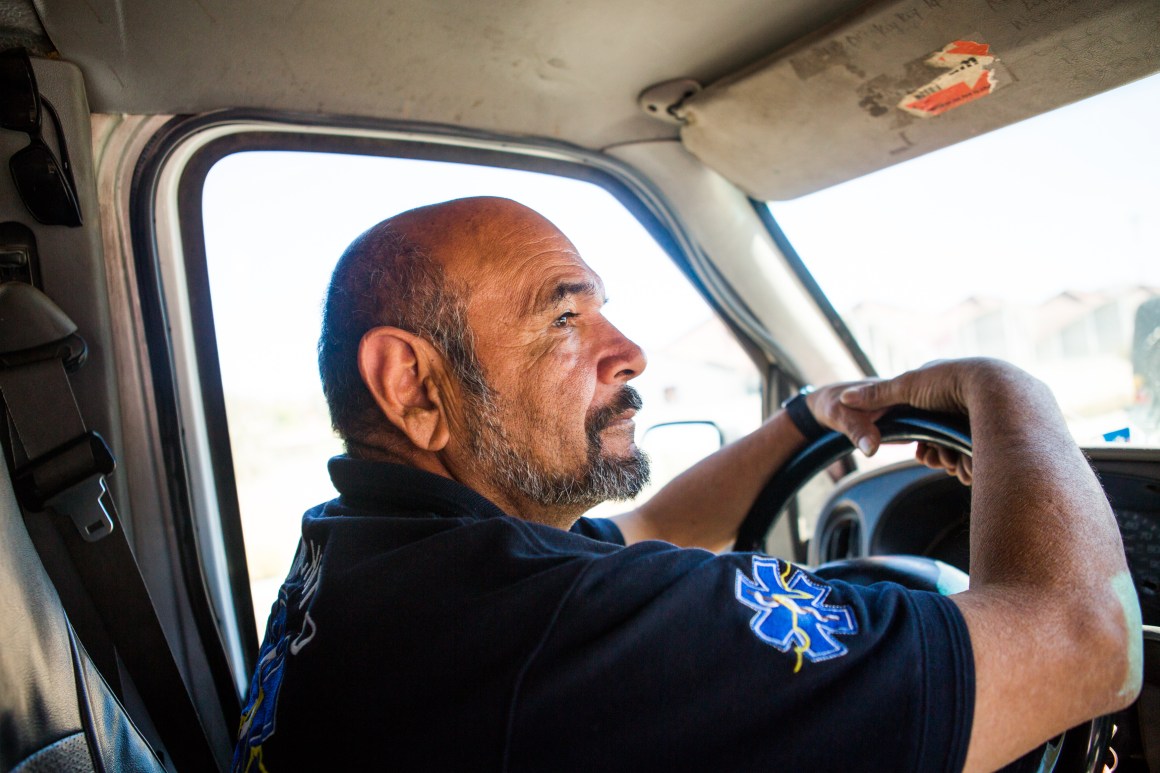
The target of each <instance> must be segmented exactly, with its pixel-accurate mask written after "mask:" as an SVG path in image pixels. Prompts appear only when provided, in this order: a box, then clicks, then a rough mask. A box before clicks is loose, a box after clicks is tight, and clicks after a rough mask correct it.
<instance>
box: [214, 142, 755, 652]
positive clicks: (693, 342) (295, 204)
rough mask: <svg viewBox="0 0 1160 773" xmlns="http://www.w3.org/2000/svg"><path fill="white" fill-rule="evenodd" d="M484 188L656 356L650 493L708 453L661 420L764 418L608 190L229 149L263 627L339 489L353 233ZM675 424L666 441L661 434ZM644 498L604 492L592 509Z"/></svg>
mask: <svg viewBox="0 0 1160 773" xmlns="http://www.w3.org/2000/svg"><path fill="white" fill-rule="evenodd" d="M476 195H493V196H506V197H508V198H512V199H515V200H517V201H520V202H522V203H524V204H526V205H528V206H530V207H532V208H533V209H536V210H537V211H539V212H541V213H542V214H543V215H544V216H546V217H547V218H548V219H550V220H551V221H552V222H554V223H555V224H556V225H557V226H558V227H559V228H560V229H561V230H562V231H563V232H564V233H565V234H566V235H567V236H568V237H569V238H570V239H571V240H572V241H573V242H574V243H575V244H576V246H577V248H578V249H579V251H580V254H581V255H582V256H583V257H584V259H585V261H586V262H587V263H588V264H589V265H590V266H591V267H592V268H593V270H595V271H596V272H597V273H598V274H599V275H600V276H601V277H602V278H603V280H604V282H605V285H606V288H607V292H608V297H609V303H608V305H607V307H606V313H607V316H608V317H609V318H610V319H611V320H612V321H613V322H614V323H615V324H616V325H617V326H618V327H620V329H621V330H622V331H623V332H624V333H625V334H626V335H628V336H629V337H630V338H632V339H633V340H635V341H636V342H637V343H638V344H640V345H641V347H642V348H643V349H644V350H645V352H646V353H647V355H648V358H649V365H648V367H647V369H646V371H645V373H644V375H642V376H641V377H640V378H638V379H637V380H636V381H635V382H634V385H635V386H636V387H637V389H638V390H639V391H640V392H641V395H642V397H643V398H644V409H643V410H642V411H640V413H639V414H638V416H637V428H638V429H637V433H638V434H637V442H638V443H639V444H641V445H642V447H643V448H644V449H645V450H646V451H651V454H652V456H653V457H654V482H653V484H652V486H650V488H649V489H646V490H645V491H644V492H642V493H641V495H640V497H641V498H644V497H648V496H650V495H651V492H652V491H653V490H655V489H656V488H657V486H659V485H661V484H663V483H664V482H665V481H667V480H668V479H670V478H671V477H673V476H674V475H675V474H677V473H678V472H680V470H681V469H683V467H684V466H685V465H687V464H689V463H691V462H692V461H695V459H696V458H697V457H698V456H699V455H701V454H702V453H703V450H704V445H703V444H702V445H700V446H699V448H698V451H697V452H696V453H695V454H692V455H690V454H687V453H686V454H682V453H675V454H674V453H671V452H672V451H673V450H674V449H673V448H671V446H672V445H673V442H672V440H673V439H674V438H682V437H689V438H692V437H693V436H694V435H695V434H697V433H696V432H695V431H694V432H690V433H689V434H687V435H686V434H684V433H681V432H678V433H676V434H673V433H672V432H671V428H667V429H664V430H658V431H657V432H656V433H649V432H648V430H649V428H650V427H653V426H655V425H658V424H662V423H667V422H681V421H710V422H714V423H715V424H716V425H717V426H718V427H720V429H721V431H722V433H723V434H724V437H725V439H726V440H731V439H734V438H736V437H739V436H740V435H742V434H744V433H746V432H748V431H750V430H752V429H754V428H756V426H757V425H758V424H759V423H760V421H761V394H760V391H761V383H760V376H759V374H758V372H757V369H756V368H755V367H754V365H753V363H752V362H751V361H750V359H749V358H748V357H747V355H746V354H745V352H744V350H743V349H742V348H741V346H740V345H739V344H738V343H737V341H736V340H735V339H734V338H733V337H732V335H731V334H730V332H729V331H728V329H727V328H726V327H725V325H724V324H722V323H721V321H720V320H719V319H718V318H717V317H716V316H715V315H714V314H713V312H712V310H711V309H710V308H709V306H708V304H707V303H706V302H705V300H704V299H703V298H702V297H701V296H700V295H698V294H697V292H696V291H695V290H694V289H693V287H692V286H691V285H690V283H689V281H688V279H687V278H686V277H685V276H684V275H683V274H682V273H681V272H680V270H679V269H678V268H677V267H676V266H675V265H674V264H673V262H672V261H671V259H670V258H669V256H668V255H667V254H666V253H665V252H664V250H663V249H662V248H661V247H660V246H659V245H658V244H657V243H656V241H655V240H654V239H653V238H652V237H651V236H650V235H649V233H648V231H647V230H646V229H645V228H644V227H643V226H642V225H641V224H640V223H639V221H637V220H636V219H635V218H634V217H633V215H632V214H631V213H630V212H629V211H628V210H627V209H625V207H624V206H623V205H622V204H621V203H620V202H619V201H617V199H616V198H615V197H613V196H612V195H611V194H610V193H608V192H607V191H605V190H604V189H603V188H600V187H598V186H596V185H594V184H591V183H587V182H581V181H578V180H573V179H567V178H561V177H556V176H553V175H546V174H539V173H533V172H524V171H515V170H510V169H495V168H490V167H481V166H471V165H465V164H453V163H444V162H432V161H416V160H407V159H393V158H381V157H368V156H348V155H338V154H331V153H309V152H281V151H278V152H274V151H252V152H243V153H235V154H233V155H229V156H226V157H225V158H223V159H221V160H220V161H218V163H217V164H216V165H215V166H214V167H213V168H212V169H211V170H210V172H209V174H208V175H207V177H206V181H205V186H204V189H203V222H204V228H205V249H206V262H207V270H208V276H209V283H210V293H211V296H212V305H213V317H214V326H215V329H216V335H217V348H218V353H219V358H220V367H221V379H222V387H223V392H224V397H225V409H226V417H227V421H228V424H229V433H230V437H229V440H230V444H231V450H232V456H233V461H234V473H235V478H236V482H237V493H238V499H239V507H240V511H241V517H242V528H243V532H244V537H245V547H246V555H247V560H248V564H249V573H250V582H251V590H252V594H253V599H254V609H255V618H256V621H257V623H258V630H259V632H260V631H262V630H263V629H264V621H265V618H266V615H267V614H268V611H269V609H270V605H271V603H272V602H273V600H274V598H275V596H276V593H277V589H278V587H279V585H280V584H281V582H282V580H283V578H284V577H285V574H286V571H287V569H288V567H289V564H290V560H291V558H292V557H293V555H294V550H295V546H296V543H297V540H298V535H299V524H300V518H301V514H302V513H303V511H305V510H306V509H307V508H309V507H311V506H313V505H315V504H317V503H319V502H322V501H325V500H327V499H330V498H332V497H334V496H335V492H334V489H333V488H332V487H331V485H330V480H329V478H328V476H327V473H326V461H327V459H328V458H329V457H331V456H333V455H335V454H338V453H341V452H342V445H341V442H340V441H339V440H338V439H337V438H336V437H335V436H334V434H333V433H332V431H331V429H330V420H329V416H328V414H327V410H326V405H325V401H324V400H323V397H322V390H321V387H320V384H319V379H318V372H317V367H316V348H315V347H316V344H317V339H318V329H319V321H320V312H321V304H322V299H323V294H324V292H325V289H326V285H327V282H328V280H329V278H330V272H331V270H332V269H333V267H334V264H335V262H336V260H337V259H338V256H339V255H340V254H341V253H342V251H343V249H344V248H345V247H346V245H347V244H348V243H349V242H350V241H351V240H352V239H353V238H354V237H355V236H357V235H358V234H359V233H361V232H362V231H364V230H365V229H367V228H369V227H370V226H372V225H374V224H375V223H377V222H379V221H380V220H383V219H384V218H387V217H390V216H391V215H394V214H396V213H398V212H402V211H404V210H408V209H411V208H413V207H417V206H422V205H425V204H431V203H435V202H439V201H446V200H449V199H455V198H460V197H465V196H476ZM702 428H703V427H702ZM694 429H696V428H694ZM642 436H643V438H642ZM662 436H663V437H664V438H665V441H664V442H663V443H650V437H653V438H657V439H659V438H660V437H662ZM677 442H678V443H679V442H680V441H679V440H678V441H677ZM676 450H677V451H680V449H676ZM631 506H632V505H631V503H629V504H626V503H611V504H605V505H602V506H600V507H598V508H596V510H594V511H593V513H592V514H593V515H610V514H613V513H616V512H620V511H622V510H624V509H627V508H629V507H631Z"/></svg>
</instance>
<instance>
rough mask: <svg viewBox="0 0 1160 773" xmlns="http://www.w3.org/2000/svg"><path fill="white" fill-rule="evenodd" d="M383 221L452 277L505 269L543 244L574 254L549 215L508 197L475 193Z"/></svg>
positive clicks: (573, 249)
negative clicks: (545, 215)
mask: <svg viewBox="0 0 1160 773" xmlns="http://www.w3.org/2000/svg"><path fill="white" fill-rule="evenodd" d="M382 226H385V227H387V228H390V229H391V230H393V231H394V232H396V233H398V234H400V235H401V236H403V238H405V239H406V240H407V241H408V242H410V243H411V244H413V245H415V246H416V247H418V248H419V249H421V250H423V251H424V252H425V253H426V254H427V255H428V256H430V258H431V259H433V260H435V261H437V262H438V263H439V264H440V266H441V267H442V268H443V270H444V271H445V272H446V275H447V276H448V277H449V278H451V279H453V280H454V279H458V278H460V277H466V276H472V277H478V276H480V273H479V272H481V271H484V270H486V271H487V272H488V274H489V275H494V274H495V272H497V271H499V272H503V271H504V270H505V269H506V268H507V267H508V266H509V265H511V264H513V263H517V264H518V263H519V262H520V259H521V258H523V257H533V258H534V256H535V255H536V254H537V253H538V252H540V251H541V250H542V249H543V248H552V247H556V248H563V249H566V250H568V251H569V252H571V253H572V254H575V252H576V250H575V248H574V247H573V246H572V243H571V242H569V241H568V239H567V237H565V236H564V234H562V233H561V232H560V231H559V229H557V228H556V227H555V226H554V225H553V224H552V223H551V222H550V221H549V220H548V219H547V218H545V217H544V216H543V215H541V214H540V213H538V212H536V211H535V210H533V209H530V208H528V207H525V206H524V205H523V204H520V203H519V202H516V201H512V200H511V199H503V198H497V197H492V196H479V197H474V198H467V199H456V200H455V201H446V202H443V203H441V204H432V205H430V206H426V207H419V208H417V209H412V210H410V211H407V212H403V213H402V214H399V215H396V216H394V217H392V218H390V219H388V220H385V221H383V222H382V223H381V224H380V225H379V226H376V228H378V227H382Z"/></svg>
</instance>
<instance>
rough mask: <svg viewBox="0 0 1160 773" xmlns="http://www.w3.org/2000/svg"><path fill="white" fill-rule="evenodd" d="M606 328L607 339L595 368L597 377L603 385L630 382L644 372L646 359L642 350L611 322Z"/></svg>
mask: <svg viewBox="0 0 1160 773" xmlns="http://www.w3.org/2000/svg"><path fill="white" fill-rule="evenodd" d="M605 324H606V325H607V326H608V330H607V331H606V332H607V339H606V341H605V342H604V346H603V347H602V352H601V357H600V363H599V364H598V366H597V369H598V370H597V376H598V377H599V379H600V380H601V381H603V382H605V383H613V382H620V383H624V382H626V381H630V380H632V379H634V378H636V377H637V376H639V375H640V374H641V373H643V372H644V369H645V366H646V365H648V358H647V357H645V356H644V350H643V349H641V348H640V347H639V346H637V345H636V344H635V343H633V342H632V340H630V339H629V338H628V337H627V336H625V335H624V333H621V332H620V331H619V330H618V329H617V328H616V326H615V325H613V324H612V323H611V322H605Z"/></svg>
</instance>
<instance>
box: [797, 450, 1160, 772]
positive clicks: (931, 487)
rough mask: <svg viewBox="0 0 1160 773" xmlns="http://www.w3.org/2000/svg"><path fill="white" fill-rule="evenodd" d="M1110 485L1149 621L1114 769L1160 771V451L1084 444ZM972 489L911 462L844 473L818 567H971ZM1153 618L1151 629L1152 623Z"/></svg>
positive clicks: (821, 536)
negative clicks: (852, 561)
mask: <svg viewBox="0 0 1160 773" xmlns="http://www.w3.org/2000/svg"><path fill="white" fill-rule="evenodd" d="M1085 453H1086V454H1087V456H1088V459H1089V460H1090V462H1091V465H1092V468H1093V469H1094V470H1095V471H1096V474H1097V475H1098V476H1099V479H1100V482H1101V484H1102V485H1103V487H1104V491H1105V493H1106V494H1107V497H1108V502H1109V503H1110V504H1111V506H1112V510H1113V512H1114V513H1115V516H1116V520H1117V522H1118V523H1119V526H1120V534H1121V537H1122V539H1123V542H1124V553H1125V555H1126V557H1127V561H1128V567H1129V570H1130V572H1131V575H1132V581H1133V583H1134V584H1135V586H1136V592H1137V594H1138V596H1139V599H1140V610H1141V613H1142V616H1143V622H1144V625H1145V654H1144V660H1145V663H1144V682H1145V685H1144V691H1143V693H1142V694H1141V697H1140V699H1139V700H1138V701H1137V702H1136V704H1135V705H1134V706H1132V707H1129V708H1128V709H1127V710H1125V711H1122V712H1119V713H1118V714H1116V715H1113V718H1112V721H1113V725H1114V727H1115V734H1114V735H1113V736H1112V741H1111V749H1112V751H1110V752H1109V754H1114V755H1115V757H1116V762H1117V764H1118V767H1117V769H1118V770H1120V771H1124V772H1126V773H1130V772H1131V771H1153V772H1154V773H1156V772H1160V628H1157V626H1160V451H1154V450H1148V449H1130V448H1123V449H1118V448H1100V449H1091V450H1086V451H1085ZM970 522H971V493H970V489H969V488H968V487H966V486H963V485H961V484H960V483H959V482H958V481H957V480H956V479H954V478H952V477H950V476H948V475H946V474H945V473H944V472H941V471H938V470H931V469H928V468H926V467H923V466H921V465H919V464H918V463H917V462H913V461H907V462H901V463H898V464H893V465H889V466H886V467H882V468H879V469H876V470H871V471H867V472H864V473H856V474H854V475H851V476H848V477H847V478H845V479H843V480H842V481H841V482H840V483H839V484H838V486H837V487H836V488H835V489H834V490H833V492H832V493H831V494H830V496H829V498H828V499H827V500H826V502H825V504H824V505H823V507H822V510H821V513H820V515H819V517H818V520H817V525H816V527H815V529H814V532H813V538H812V539H811V540H810V541H809V548H808V562H809V565H811V566H818V565H820V564H823V563H826V562H829V561H835V560H841V559H846V558H862V557H866V556H875V555H897V554H909V555H920V556H926V557H928V558H934V559H938V560H940V561H944V562H946V563H948V564H951V565H953V566H955V567H957V568H959V569H962V570H963V571H965V572H968V573H969V571H970V536H969V534H970ZM1149 627H1151V628H1149Z"/></svg>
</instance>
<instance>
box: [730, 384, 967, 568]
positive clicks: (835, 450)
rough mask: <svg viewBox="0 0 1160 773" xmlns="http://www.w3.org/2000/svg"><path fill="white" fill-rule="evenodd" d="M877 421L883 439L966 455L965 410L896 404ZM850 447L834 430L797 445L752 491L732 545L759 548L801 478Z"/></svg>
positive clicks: (831, 462) (823, 466)
mask: <svg viewBox="0 0 1160 773" xmlns="http://www.w3.org/2000/svg"><path fill="white" fill-rule="evenodd" d="M877 425H878V430H879V431H880V432H881V433H882V442H884V443H893V442H909V441H915V440H921V441H925V442H929V443H934V444H935V445H941V446H945V447H947V448H951V449H953V450H955V451H958V452H959V453H961V454H966V455H967V456H970V455H971V430H970V425H969V424H968V423H967V419H966V417H965V416H960V415H958V414H951V413H937V412H934V411H923V410H919V409H918V408H911V407H909V406H898V407H895V408H891V409H890V410H889V411H887V412H886V413H885V414H884V415H883V416H882V418H880V419H879V420H878V421H877ZM853 450H854V445H853V443H851V442H850V439H849V438H847V437H846V436H845V435H843V434H841V433H840V432H835V431H833V430H830V431H828V432H826V434H824V435H822V436H821V437H819V438H817V439H816V440H814V441H812V442H810V443H807V444H806V445H804V446H802V447H801V448H799V449H798V451H797V452H796V453H795V454H794V455H793V456H792V457H791V458H790V459H789V460H788V461H787V462H786V463H785V464H784V465H782V468H781V469H780V470H778V471H777V473H776V474H774V476H773V477H772V478H770V480H769V482H768V483H766V484H765V487H764V488H762V490H761V493H759V494H758V495H757V499H755V500H754V502H753V506H752V507H750V508H749V512H748V514H746V516H745V520H744V521H742V522H741V527H740V528H739V529H738V530H737V541H736V543H735V544H734V550H741V551H760V550H762V549H763V546H764V544H765V535H766V534H768V533H769V530H770V529H772V528H773V525H774V522H775V521H776V519H777V516H778V515H779V514H780V513H781V512H782V511H783V510H784V509H785V506H786V505H787V504H789V502H790V500H791V499H793V497H794V495H795V494H797V492H798V490H799V489H801V487H802V486H804V485H805V484H806V481H808V480H809V479H810V478H812V477H813V476H814V475H816V474H817V473H818V472H820V471H821V470H823V469H825V468H826V467H828V466H829V465H831V464H833V463H834V462H836V461H838V460H839V459H841V458H842V457H844V456H846V455H847V454H849V453H851V452H852V451H853Z"/></svg>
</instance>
